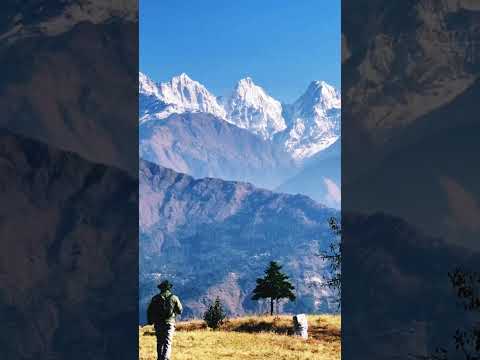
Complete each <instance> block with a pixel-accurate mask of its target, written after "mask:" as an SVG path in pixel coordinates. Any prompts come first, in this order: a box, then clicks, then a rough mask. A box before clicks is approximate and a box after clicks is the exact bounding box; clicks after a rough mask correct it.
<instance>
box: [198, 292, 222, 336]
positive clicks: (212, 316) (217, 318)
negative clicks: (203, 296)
mask: <svg viewBox="0 0 480 360" xmlns="http://www.w3.org/2000/svg"><path fill="white" fill-rule="evenodd" d="M226 316H227V315H226V314H225V311H224V310H223V305H222V303H221V302H220V299H219V298H218V297H217V298H216V299H215V302H214V303H213V304H210V306H209V307H208V309H207V311H206V312H205V314H204V315H203V320H205V322H206V323H207V326H208V327H209V328H211V329H218V328H219V327H220V325H222V324H223V321H224V320H225V318H226Z"/></svg>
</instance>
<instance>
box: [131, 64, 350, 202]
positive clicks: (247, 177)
mask: <svg viewBox="0 0 480 360" xmlns="http://www.w3.org/2000/svg"><path fill="white" fill-rule="evenodd" d="M340 111H341V100H340V92H339V91H338V90H336V89H335V88H334V87H333V86H331V85H329V84H327V83H326V82H324V81H313V82H312V83H311V84H310V85H309V86H308V88H307V90H306V91H305V93H304V94H303V95H302V96H300V97H299V99H298V100H297V101H295V102H294V103H293V104H282V103H281V102H280V101H278V100H276V99H274V98H273V97H272V96H270V95H269V94H268V92H267V91H266V90H265V89H263V88H262V87H260V86H259V85H257V84H255V83H254V81H253V80H252V78H250V77H246V78H244V79H241V80H240V81H238V83H237V84H236V85H235V87H234V88H233V90H232V92H231V93H230V94H229V95H227V96H225V97H217V96H215V95H214V94H212V93H211V92H210V91H209V90H208V89H207V88H206V87H205V86H204V85H202V84H201V83H199V82H197V81H195V80H192V79H191V78H190V77H189V76H188V75H187V74H185V73H182V74H180V75H178V76H175V77H173V78H172V79H171V80H170V81H168V82H164V83H156V82H154V81H153V80H152V79H150V78H149V77H148V76H147V75H145V74H143V73H139V121H140V129H139V144H140V149H139V152H140V157H141V158H143V159H145V160H148V161H151V162H153V163H156V164H159V165H161V166H164V167H167V168H170V169H173V170H175V171H177V172H181V173H186V174H189V175H192V176H194V177H196V178H204V177H216V178H221V179H224V180H232V181H247V182H251V183H253V184H255V185H256V186H259V187H262V188H267V189H270V190H274V189H279V188H281V189H285V191H286V192H289V193H292V194H296V193H301V194H306V193H305V192H304V189H303V188H302V187H301V186H300V184H305V183H309V184H310V186H309V192H308V196H311V197H312V198H313V199H314V200H317V201H320V202H322V203H324V204H326V205H328V206H332V207H337V208H338V207H339V205H340V200H339V196H338V194H332V193H331V192H332V191H334V192H338V191H337V190H338V188H339V186H340V183H339V178H340V176H339V172H340V160H339V156H338V157H337V159H338V164H337V170H338V171H336V172H335V176H334V178H332V176H330V175H331V173H332V171H331V167H332V163H335V161H337V160H335V161H333V160H331V159H330V160H329V163H328V165H327V167H328V171H327V170H326V171H325V174H323V172H322V171H323V167H324V163H325V161H324V160H320V161H318V160H315V161H313V162H312V161H310V160H313V159H317V158H318V156H317V155H318V154H320V153H322V152H323V151H325V150H326V149H328V148H329V147H330V146H332V144H334V143H335V142H337V140H339V138H340V121H341V120H340ZM337 143H339V142H337ZM320 158H321V159H323V158H322V157H320ZM312 164H313V165H312ZM307 166H308V167H310V170H309V171H305V172H303V171H302V170H303V168H304V167H307ZM312 166H314V167H316V168H318V169H313V170H312ZM327 167H325V169H327ZM311 173H315V174H317V175H318V176H320V177H319V178H318V179H302V176H303V175H302V174H305V176H307V175H306V174H311ZM337 173H338V176H337ZM294 177H296V179H295V181H291V182H289V183H288V186H282V185H284V184H285V183H286V182H287V181H288V180H290V179H293V178H294ZM332 184H333V185H335V186H333V185H332ZM332 189H334V190H332Z"/></svg>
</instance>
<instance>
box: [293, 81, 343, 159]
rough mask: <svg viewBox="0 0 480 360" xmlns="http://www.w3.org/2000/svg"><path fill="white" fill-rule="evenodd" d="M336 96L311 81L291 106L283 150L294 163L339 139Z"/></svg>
mask: <svg viewBox="0 0 480 360" xmlns="http://www.w3.org/2000/svg"><path fill="white" fill-rule="evenodd" d="M341 106H342V104H341V96H340V92H339V91H338V90H336V89H335V88H334V87H333V86H331V85H329V84H327V83H326V82H325V81H313V82H312V83H310V85H309V86H308V88H307V91H306V92H305V93H304V94H303V95H302V96H301V97H300V98H299V99H298V100H297V101H296V102H295V103H294V104H293V110H292V115H291V118H290V123H289V129H288V130H287V132H286V134H287V135H286V136H284V141H285V142H284V145H285V149H286V150H287V151H288V152H289V153H291V154H292V156H293V157H294V158H296V159H298V160H301V159H305V158H307V157H310V156H312V155H315V154H316V153H318V152H319V151H322V150H324V149H326V148H327V147H329V146H330V145H332V144H333V143H334V142H335V141H337V139H338V138H339V137H340V111H341Z"/></svg>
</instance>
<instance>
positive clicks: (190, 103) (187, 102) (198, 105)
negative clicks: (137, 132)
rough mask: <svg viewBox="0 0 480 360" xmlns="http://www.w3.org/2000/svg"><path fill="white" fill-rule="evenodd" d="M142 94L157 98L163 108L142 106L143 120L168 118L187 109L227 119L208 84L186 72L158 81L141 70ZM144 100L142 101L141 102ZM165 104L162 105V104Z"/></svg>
mask: <svg viewBox="0 0 480 360" xmlns="http://www.w3.org/2000/svg"><path fill="white" fill-rule="evenodd" d="M139 91H140V95H144V96H147V97H152V96H153V97H155V98H156V100H157V101H156V102H151V101H150V102H149V103H154V104H155V105H156V107H157V109H158V110H159V111H156V112H152V111H146V110H145V109H141V111H140V112H141V114H147V116H143V117H141V122H143V121H147V120H152V119H165V118H167V117H168V116H170V115H171V114H180V113H184V112H204V113H210V114H213V115H215V116H218V117H220V118H222V119H225V116H226V113H225V110H224V109H223V107H222V105H220V104H219V103H218V101H217V98H216V97H215V96H214V95H213V94H211V93H210V92H209V91H208V90H207V88H205V86H203V85H202V84H200V83H199V82H198V81H195V80H192V79H191V78H190V77H189V76H188V75H187V74H186V73H181V74H179V75H177V76H174V77H173V78H172V79H171V80H170V81H168V82H164V83H159V84H155V83H154V82H153V81H152V80H151V79H149V78H148V77H147V76H146V75H145V74H143V73H139ZM141 103H142V101H141ZM159 103H160V104H163V106H159V105H158V104H159Z"/></svg>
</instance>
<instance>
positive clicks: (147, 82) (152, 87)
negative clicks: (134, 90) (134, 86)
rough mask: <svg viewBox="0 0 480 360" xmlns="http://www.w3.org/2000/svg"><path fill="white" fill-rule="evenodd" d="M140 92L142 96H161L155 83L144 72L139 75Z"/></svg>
mask: <svg viewBox="0 0 480 360" xmlns="http://www.w3.org/2000/svg"><path fill="white" fill-rule="evenodd" d="M138 91H139V93H140V94H141V95H147V96H155V97H159V96H160V94H159V92H158V87H157V85H156V84H155V82H154V81H153V80H152V79H150V78H149V77H148V76H147V75H145V74H144V73H142V72H139V73H138Z"/></svg>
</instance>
